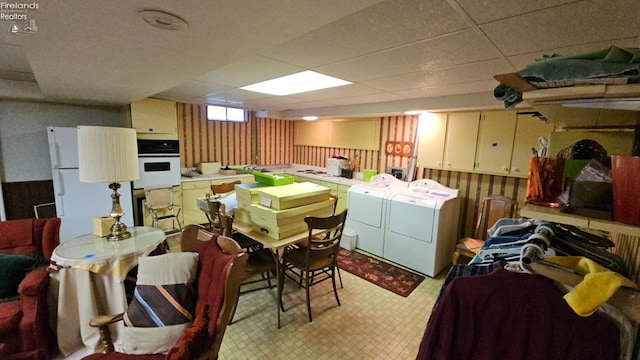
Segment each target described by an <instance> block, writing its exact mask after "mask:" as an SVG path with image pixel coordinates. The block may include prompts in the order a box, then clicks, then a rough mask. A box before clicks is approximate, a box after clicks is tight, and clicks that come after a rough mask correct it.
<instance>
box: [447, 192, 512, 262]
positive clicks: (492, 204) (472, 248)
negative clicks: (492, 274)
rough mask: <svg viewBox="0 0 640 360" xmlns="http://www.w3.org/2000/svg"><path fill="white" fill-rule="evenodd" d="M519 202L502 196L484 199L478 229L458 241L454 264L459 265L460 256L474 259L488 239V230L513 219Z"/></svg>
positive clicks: (491, 196)
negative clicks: (504, 220) (501, 220)
mask: <svg viewBox="0 0 640 360" xmlns="http://www.w3.org/2000/svg"><path fill="white" fill-rule="evenodd" d="M517 207H518V202H517V201H515V200H513V199H511V198H508V197H506V196H502V195H489V196H486V197H485V198H483V199H482V204H480V209H479V211H478V218H477V221H476V227H475V230H474V232H473V236H472V237H465V238H462V239H460V240H458V243H457V244H456V250H455V252H454V253H453V257H452V263H453V265H456V264H458V260H459V258H460V256H461V255H462V256H464V257H467V258H469V259H472V258H473V257H474V256H476V254H477V253H478V252H479V251H480V248H482V245H483V244H484V240H485V239H486V238H487V229H489V228H490V227H491V226H492V225H493V224H495V223H496V222H497V221H498V220H500V219H502V218H512V217H514V216H515V215H516V214H517V212H516V209H517Z"/></svg>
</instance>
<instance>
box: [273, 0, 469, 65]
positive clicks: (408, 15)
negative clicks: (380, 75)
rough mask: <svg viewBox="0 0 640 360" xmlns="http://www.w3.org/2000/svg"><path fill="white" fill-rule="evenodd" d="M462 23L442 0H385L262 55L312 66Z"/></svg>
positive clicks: (407, 41) (455, 28) (439, 32)
mask: <svg viewBox="0 0 640 360" xmlns="http://www.w3.org/2000/svg"><path fill="white" fill-rule="evenodd" d="M434 20H435V21H434ZM464 28H467V25H466V24H465V23H464V22H463V21H462V19H461V18H460V17H459V16H458V15H457V13H455V11H453V9H452V8H451V7H450V6H449V5H448V4H447V2H446V1H445V0H433V1H429V2H425V1H424V0H389V1H384V2H381V3H379V4H377V5H375V6H371V7H369V8H367V9H364V10H362V11H359V12H357V13H354V14H352V15H350V16H346V17H343V18H342V19H339V20H337V21H335V22H332V23H330V24H327V25H325V26H323V27H320V28H318V29H317V30H314V31H311V32H308V33H306V34H303V35H301V36H299V37H297V38H295V39H293V40H291V41H288V42H284V43H283V44H282V45H280V46H277V47H275V48H273V49H270V50H269V51H267V52H264V53H263V54H264V55H265V56H268V57H271V58H274V59H279V60H281V61H285V62H288V63H291V64H296V65H298V66H302V67H306V68H312V67H317V66H320V65H325V64H330V63H334V62H337V61H342V60H345V59H350V58H354V57H358V56H362V55H366V54H371V53H375V52H378V51H380V50H383V49H387V48H390V47H396V46H402V45H406V44H410V43H413V42H416V41H421V40H424V39H428V38H432V37H434V36H439V35H442V34H447V33H450V32H454V31H458V30H461V29H464Z"/></svg>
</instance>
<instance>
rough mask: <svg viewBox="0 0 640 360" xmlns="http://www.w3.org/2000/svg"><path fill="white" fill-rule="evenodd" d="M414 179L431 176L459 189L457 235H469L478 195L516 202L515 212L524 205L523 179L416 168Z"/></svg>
mask: <svg viewBox="0 0 640 360" xmlns="http://www.w3.org/2000/svg"><path fill="white" fill-rule="evenodd" d="M416 177H417V178H418V179H431V180H435V181H437V182H439V183H440V184H442V185H444V186H447V187H450V188H454V189H459V190H460V192H459V194H458V195H459V197H460V199H461V203H460V224H461V226H460V228H459V233H458V238H462V237H466V236H472V234H473V233H474V227H475V223H476V219H477V217H478V211H479V209H478V208H479V206H480V204H481V203H482V198H484V197H485V196H488V195H502V196H506V197H509V198H512V199H514V200H517V201H518V211H519V209H521V208H522V206H524V201H525V194H526V191H527V179H521V178H515V177H507V176H499V175H487V174H475V173H467V172H457V171H446V170H435V169H424V168H418V171H417V172H416Z"/></svg>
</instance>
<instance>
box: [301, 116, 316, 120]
mask: <svg viewBox="0 0 640 360" xmlns="http://www.w3.org/2000/svg"><path fill="white" fill-rule="evenodd" d="M302 120H306V121H314V120H318V117H317V116H303V117H302Z"/></svg>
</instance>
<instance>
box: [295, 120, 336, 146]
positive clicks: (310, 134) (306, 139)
mask: <svg viewBox="0 0 640 360" xmlns="http://www.w3.org/2000/svg"><path fill="white" fill-rule="evenodd" d="M293 143H294V145H305V146H326V147H328V146H330V145H329V144H331V121H330V120H317V121H296V122H295V124H294V137H293Z"/></svg>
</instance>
